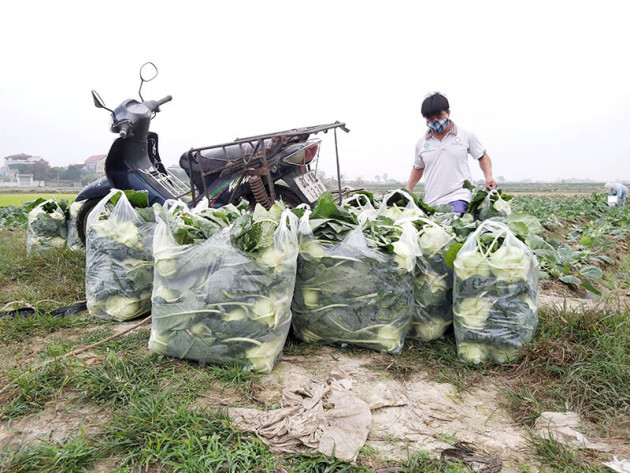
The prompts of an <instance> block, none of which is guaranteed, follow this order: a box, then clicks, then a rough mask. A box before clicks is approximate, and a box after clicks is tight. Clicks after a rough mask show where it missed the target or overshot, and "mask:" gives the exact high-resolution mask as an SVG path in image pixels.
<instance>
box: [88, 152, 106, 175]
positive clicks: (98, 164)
mask: <svg viewBox="0 0 630 473" xmlns="http://www.w3.org/2000/svg"><path fill="white" fill-rule="evenodd" d="M106 157H107V155H106V154H96V155H94V156H90V157H89V158H87V159H86V160H85V169H86V170H87V171H90V172H95V173H96V174H98V175H99V176H104V175H105V158H106Z"/></svg>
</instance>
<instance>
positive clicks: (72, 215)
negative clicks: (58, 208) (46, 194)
mask: <svg viewBox="0 0 630 473" xmlns="http://www.w3.org/2000/svg"><path fill="white" fill-rule="evenodd" d="M84 203H85V201H81V202H77V201H74V202H72V203H71V204H70V207H69V208H68V236H67V244H68V246H69V247H70V248H75V249H76V248H81V247H82V246H83V245H82V244H81V239H80V238H79V232H78V231H77V215H79V210H81V207H83V204H84Z"/></svg>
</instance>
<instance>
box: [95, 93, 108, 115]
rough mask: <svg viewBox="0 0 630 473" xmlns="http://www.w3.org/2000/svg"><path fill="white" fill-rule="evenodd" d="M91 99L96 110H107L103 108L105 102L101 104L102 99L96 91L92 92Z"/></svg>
mask: <svg viewBox="0 0 630 473" xmlns="http://www.w3.org/2000/svg"><path fill="white" fill-rule="evenodd" d="M92 99H93V100H94V106H95V107H96V108H104V109H106V110H107V107H106V106H105V102H103V99H102V98H101V96H100V95H98V92H97V91H96V90H93V91H92Z"/></svg>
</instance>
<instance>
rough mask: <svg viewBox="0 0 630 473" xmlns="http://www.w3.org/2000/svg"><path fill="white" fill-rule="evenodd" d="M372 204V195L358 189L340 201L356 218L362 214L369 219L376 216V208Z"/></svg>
mask: <svg viewBox="0 0 630 473" xmlns="http://www.w3.org/2000/svg"><path fill="white" fill-rule="evenodd" d="M374 204H375V202H374V196H373V195H372V194H371V193H369V192H365V191H359V192H357V193H356V194H355V195H353V196H352V197H348V198H347V199H344V200H343V202H342V205H343V207H344V208H345V209H347V210H348V211H349V212H350V213H352V214H353V215H355V216H356V217H357V218H358V216H359V215H363V216H364V217H363V218H367V219H370V220H373V219H375V218H376V217H377V216H378V210H377V209H376V208H374Z"/></svg>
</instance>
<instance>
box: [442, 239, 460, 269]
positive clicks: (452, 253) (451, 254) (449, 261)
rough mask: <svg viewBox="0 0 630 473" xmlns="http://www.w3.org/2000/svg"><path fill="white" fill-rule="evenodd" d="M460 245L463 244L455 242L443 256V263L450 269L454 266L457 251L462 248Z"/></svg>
mask: <svg viewBox="0 0 630 473" xmlns="http://www.w3.org/2000/svg"><path fill="white" fill-rule="evenodd" d="M462 246H463V245H462V244H461V243H455V244H454V245H453V246H451V247H450V248H449V249H448V251H447V252H446V256H445V257H444V263H445V264H446V266H448V267H449V268H451V269H453V268H454V267H455V266H454V265H453V263H454V262H455V258H456V257H457V253H459V250H460V249H461V248H462Z"/></svg>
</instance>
